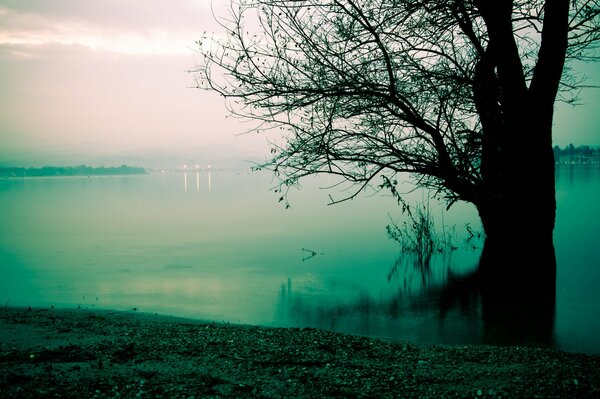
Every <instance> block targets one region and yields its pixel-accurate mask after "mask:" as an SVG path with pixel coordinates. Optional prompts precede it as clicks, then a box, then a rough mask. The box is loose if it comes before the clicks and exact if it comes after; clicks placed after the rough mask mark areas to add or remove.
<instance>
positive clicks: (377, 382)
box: [0, 308, 600, 398]
mask: <svg viewBox="0 0 600 399" xmlns="http://www.w3.org/2000/svg"><path fill="white" fill-rule="evenodd" d="M0 370H1V376H0V398H59V397H60V398H145V397H147V398H161V397H162V398H200V397H264V398H281V397H295V398H327V397H348V398H362V397H377V398H379V397H402V398H404V397H415V398H416V397H418V398H429V397H432V398H440V397H444V398H446V397H460V398H479V397H492V398H535V397H539V398H600V356H588V355H583V354H574V353H565V352H559V351H554V350H549V349H536V348H523V347H487V346H461V347H447V346H417V345H411V344H401V343H391V342H387V341H384V340H378V339H371V338H364V337H356V336H352V335H344V334H338V333H331V332H327V331H321V330H315V329H289V328H288V329H283V328H263V327H253V326H230V325H219V324H207V323H203V322H200V321H195V320H187V319H181V318H172V317H166V316H158V315H153V314H143V313H138V312H115V311H108V310H84V309H73V310H66V309H19V308H3V309H0Z"/></svg>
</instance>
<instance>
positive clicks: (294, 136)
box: [195, 0, 600, 204]
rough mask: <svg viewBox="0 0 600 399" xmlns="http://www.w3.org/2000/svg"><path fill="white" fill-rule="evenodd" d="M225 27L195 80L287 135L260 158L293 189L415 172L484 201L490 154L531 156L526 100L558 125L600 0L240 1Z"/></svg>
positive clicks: (207, 49) (588, 56)
mask: <svg viewBox="0 0 600 399" xmlns="http://www.w3.org/2000/svg"><path fill="white" fill-rule="evenodd" d="M220 22H221V23H222V26H223V28H224V32H223V33H224V34H216V33H215V34H212V35H211V34H205V35H204V36H203V38H202V40H200V41H199V42H198V43H199V48H200V52H201V53H202V55H203V58H202V62H201V63H200V64H199V65H198V66H197V68H196V69H195V72H196V73H197V75H196V76H197V83H198V87H200V88H203V89H209V90H214V91H216V92H218V93H220V94H221V95H223V96H224V97H225V98H227V99H228V103H227V104H228V106H229V109H230V111H231V112H232V113H233V114H234V115H236V116H241V117H243V118H249V119H252V120H255V121H257V122H259V124H258V125H256V127H255V129H256V130H263V129H282V130H283V131H284V133H283V136H282V137H283V141H277V142H275V143H273V148H272V151H271V152H272V155H273V156H272V158H271V159H270V160H269V161H268V162H266V163H265V164H264V165H262V166H263V167H266V168H270V169H272V170H273V171H274V172H275V173H276V174H277V175H278V176H280V177H281V182H282V185H283V186H288V187H289V186H291V185H294V184H295V183H297V182H298V180H299V179H301V178H302V177H304V176H307V175H312V174H319V173H327V174H333V175H337V176H339V177H340V178H341V179H342V180H346V181H348V182H351V183H352V184H355V185H356V188H355V191H354V193H358V192H360V190H361V189H362V188H364V187H366V186H367V185H371V184H375V185H380V183H381V180H375V179H376V178H378V176H384V180H383V186H388V187H389V188H393V175H394V174H395V173H399V172H409V173H411V175H412V176H414V177H415V179H416V183H417V184H418V185H419V186H423V187H429V188H433V189H435V190H436V192H437V193H438V194H442V195H444V196H445V197H446V198H447V199H448V200H449V201H450V202H452V201H454V200H458V199H462V200H466V201H471V202H474V203H476V204H477V203H478V201H479V200H478V196H479V195H480V193H481V192H482V190H483V189H482V187H486V185H487V187H490V184H489V183H486V181H488V180H490V178H489V176H491V175H493V174H494V173H489V172H486V166H485V163H486V157H487V158H488V159H489V160H490V161H489V162H488V164H490V165H493V164H495V163H497V160H499V159H501V157H504V158H506V157H512V158H514V157H518V156H521V155H523V152H520V153H518V152H510V151H508V150H507V147H506V146H505V145H504V144H503V143H506V141H507V140H508V141H510V140H513V141H516V142H521V147H522V148H523V150H522V151H532V146H531V145H529V144H528V141H527V140H525V143H524V144H523V140H524V137H523V135H522V131H518V132H517V130H516V129H515V126H516V125H517V123H522V122H523V120H524V112H525V111H523V109H524V106H527V107H525V108H527V110H526V112H527V113H528V114H530V115H531V114H536V112H537V110H538V109H545V110H548V109H549V111H547V112H546V113H545V114H544V115H546V116H547V115H548V112H549V116H548V117H549V118H550V124H551V119H552V112H551V110H552V107H553V104H554V101H555V99H556V97H557V95H558V96H560V98H561V99H562V100H564V101H574V99H575V98H576V96H577V94H578V89H579V88H580V87H581V85H582V82H583V80H582V79H581V78H580V77H579V76H578V75H577V74H575V73H573V72H572V70H571V69H570V67H571V66H573V63H574V61H590V60H595V59H596V57H597V53H596V51H595V50H596V47H597V45H598V42H599V40H600V6H599V2H598V1H597V0H577V1H568V0H531V1H494V2H487V1H484V0H470V1H458V0H457V1H447V2H441V1H433V0H277V1H276V0H239V1H236V0H233V1H232V3H231V13H230V15H229V16H226V17H221V18H220ZM225 33H226V34H225ZM531 104H535V105H534V106H533V108H532V106H531ZM540 115H541V114H540ZM536 117H537V118H538V119H544V118H541V117H539V115H537V114H536V115H532V118H536ZM548 117H545V120H546V121H545V122H544V123H545V124H546V125H547V124H548V123H547V119H548ZM528 127H529V128H531V127H532V126H528ZM500 137H502V140H501V139H500ZM547 139H548V138H546V139H545V140H547ZM531 140H538V141H539V139H537V138H532V139H531ZM549 140H550V141H549V142H548V145H547V147H548V153H549V154H550V155H552V147H551V138H550V139H549ZM486 143H487V144H486ZM486 146H487V148H486ZM486 174H487V175H486ZM488 175H489V176H488ZM496 175H497V176H500V175H502V173H500V172H499V173H496ZM552 182H553V181H552ZM496 183H497V182H494V183H493V184H496ZM354 195H355V194H354ZM352 196H353V195H351V196H350V198H351V197H352ZM344 199H346V198H341V199H336V200H332V201H333V202H336V201H339V200H344Z"/></svg>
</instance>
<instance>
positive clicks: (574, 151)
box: [554, 143, 600, 164]
mask: <svg viewBox="0 0 600 399" xmlns="http://www.w3.org/2000/svg"><path fill="white" fill-rule="evenodd" d="M554 160H555V161H556V163H586V164H598V163H600V148H593V147H590V146H589V145H580V146H578V147H575V146H574V145H573V144H572V143H571V144H569V145H568V146H566V147H565V148H562V149H561V148H560V147H559V146H554Z"/></svg>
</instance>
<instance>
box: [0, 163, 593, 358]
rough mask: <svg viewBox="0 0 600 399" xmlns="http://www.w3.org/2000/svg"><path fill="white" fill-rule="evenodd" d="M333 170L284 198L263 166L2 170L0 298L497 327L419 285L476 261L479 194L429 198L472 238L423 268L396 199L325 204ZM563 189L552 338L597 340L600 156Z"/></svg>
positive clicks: (353, 329)
mask: <svg viewBox="0 0 600 399" xmlns="http://www.w3.org/2000/svg"><path fill="white" fill-rule="evenodd" d="M331 183H333V181H328V180H327V179H321V180H311V181H308V182H307V183H305V184H304V186H303V188H302V190H301V191H298V192H296V191H293V192H292V193H291V196H290V201H291V209H288V210H286V209H284V207H283V206H282V205H281V204H280V203H278V202H277V198H278V197H277V195H276V194H275V193H273V192H271V191H269V190H268V189H269V188H270V187H271V186H272V185H273V183H272V182H271V180H270V177H269V176H268V175H266V174H258V173H253V174H249V173H246V172H241V173H234V172H212V173H207V172H199V173H196V172H188V173H187V174H185V175H184V174H183V173H180V172H179V173H176V172H173V173H167V174H153V175H148V176H123V177H118V176H110V177H99V176H96V177H90V178H85V177H81V178H79V177H76V178H26V179H2V180H0V226H1V227H0V300H2V301H3V302H6V303H8V304H10V305H31V306H48V305H51V304H52V305H55V306H68V307H76V306H79V305H81V306H85V307H99V308H116V309H132V308H134V307H135V308H137V309H139V310H141V311H149V312H160V313H167V314H176V315H182V316H190V317H195V318H200V319H207V320H216V321H230V322H234V323H250V324H263V325H277V326H315V327H322V328H328V329H332V330H337V331H344V332H350V333H357V334H364V335H374V336H385V337H391V338H394V339H399V340H411V341H414V342H426V343H436V342H440V343H469V342H473V343H480V342H485V338H483V337H482V327H481V320H480V319H481V314H480V312H479V311H478V309H477V306H471V307H470V309H466V310H465V309H460V308H457V309H452V310H451V311H449V312H448V313H447V314H445V315H444V317H443V318H442V317H440V312H439V306H437V304H436V302H435V301H436V299H435V298H432V297H427V296H423V295H422V294H423V292H424V291H426V290H427V289H428V288H430V287H441V286H443V285H444V284H445V283H446V282H447V281H448V279H449V278H451V277H452V276H461V275H465V274H466V273H468V272H469V271H471V270H473V269H474V267H475V266H476V264H477V259H478V255H479V250H478V248H477V246H478V245H477V243H475V247H476V248H473V245H472V244H471V243H470V244H465V242H464V239H465V238H466V237H467V236H468V235H467V234H466V231H465V229H464V225H465V223H470V225H471V226H473V227H475V228H476V227H477V226H478V222H477V218H476V214H475V211H474V209H473V208H471V207H469V206H467V205H458V206H456V207H453V208H452V209H451V210H450V211H449V212H445V211H443V207H442V206H439V205H437V203H435V202H430V206H431V210H432V213H433V214H434V216H435V217H436V221H437V225H436V228H437V229H438V231H439V232H441V231H442V230H443V231H444V232H445V233H447V234H450V233H452V234H451V237H452V241H453V243H454V244H455V245H456V246H458V247H459V249H457V250H456V251H454V252H453V253H452V255H451V256H442V255H439V256H436V257H434V258H433V259H432V263H431V266H430V267H429V268H428V269H427V270H426V272H423V271H421V270H416V269H415V268H414V265H413V261H412V260H411V259H410V258H409V257H407V256H406V255H402V254H401V253H399V249H398V246H397V245H396V244H395V243H394V242H393V241H391V240H389V239H388V238H387V236H386V232H385V226H386V225H387V224H388V223H389V221H390V216H392V218H394V219H397V220H399V221H402V220H403V219H402V218H401V213H400V210H399V209H398V207H397V206H396V205H395V202H394V200H393V199H392V198H390V197H388V196H382V195H377V194H375V193H368V194H367V195H363V196H360V197H359V198H357V199H355V200H353V201H349V202H345V203H342V204H339V205H336V206H327V205H326V204H327V202H328V194H329V192H325V191H323V190H319V187H321V186H327V185H330V184H331ZM408 189H409V187H408V186H407V190H408ZM342 194H343V193H340V192H339V191H337V192H334V195H342ZM407 198H408V200H409V202H411V203H415V202H417V201H420V200H421V199H422V198H423V194H422V193H420V192H413V193H410V194H408V195H407ZM557 199H558V203H559V211H558V215H557V226H556V234H555V243H556V250H557V259H558V280H557V302H556V315H555V324H554V329H553V331H551V333H552V334H553V337H554V340H553V342H554V344H553V345H555V346H556V347H559V348H561V349H566V350H573V351H585V352H593V353H600V344H598V341H600V340H598V336H599V334H600V325H599V320H600V290H599V289H598V288H599V286H600V269H599V267H598V266H599V265H600V247H599V245H598V243H597V234H598V231H599V230H598V229H599V223H598V222H599V221H600V171H599V170H598V169H581V168H580V169H560V170H559V172H558V174H557ZM442 220H443V224H442ZM311 251H314V252H316V253H317V254H316V255H315V256H312V254H313V252H311ZM395 265H396V269H395V271H394V273H391V271H392V269H393V268H394V266H395Z"/></svg>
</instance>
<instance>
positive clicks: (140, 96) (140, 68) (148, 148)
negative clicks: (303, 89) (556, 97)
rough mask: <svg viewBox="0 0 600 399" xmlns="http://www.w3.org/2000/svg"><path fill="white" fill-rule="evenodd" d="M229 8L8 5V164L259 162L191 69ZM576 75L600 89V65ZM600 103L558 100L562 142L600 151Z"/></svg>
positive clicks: (0, 30) (69, 2)
mask: <svg viewBox="0 0 600 399" xmlns="http://www.w3.org/2000/svg"><path fill="white" fill-rule="evenodd" d="M228 2H229V0H212V2H211V0H176V1H171V2H164V1H159V0H127V1H123V0H103V1H95V0H55V1H44V0H28V1H22V0H0V87H2V91H1V93H0V165H1V164H4V165H6V164H15V163H21V164H22V163H27V164H35V163H38V164H40V163H61V162H60V161H63V162H62V163H63V164H66V163H69V164H73V163H88V164H93V163H94V162H106V161H107V160H119V159H122V160H126V159H132V160H135V159H138V160H140V162H146V163H147V164H144V165H141V166H153V165H149V163H153V162H154V163H160V162H167V161H165V160H169V159H170V160H171V161H172V162H178V161H179V160H180V159H185V158H186V157H187V158H192V157H194V156H195V155H194V154H197V157H200V158H202V157H204V158H206V159H195V160H194V162H200V161H206V162H214V161H211V160H210V159H208V158H210V157H212V158H218V157H221V158H222V159H234V158H236V159H240V160H241V159H243V158H247V157H250V158H252V157H262V156H263V155H264V154H266V153H267V152H268V144H267V138H266V137H264V136H262V135H256V134H251V135H242V136H239V135H238V134H239V133H243V132H244V131H246V130H247V125H245V124H243V123H242V122H240V121H238V120H235V119H231V118H226V115H227V111H226V109H225V103H224V101H223V99H222V98H219V97H218V96H217V95H215V94H212V93H207V92H204V91H200V90H196V89H193V88H192V87H193V86H194V85H195V82H194V76H193V74H190V73H188V71H189V70H190V69H192V68H193V67H194V65H195V64H196V61H197V59H198V57H199V56H198V55H197V53H196V51H195V47H196V44H195V41H196V40H198V39H199V38H200V37H201V35H202V33H203V32H204V31H207V32H215V33H216V34H221V33H222V31H221V28H220V26H219V25H218V24H216V23H215V21H214V18H213V15H212V12H211V3H212V7H213V8H214V9H215V12H216V13H217V14H219V15H224V13H225V12H226V5H227V4H228ZM578 72H579V73H583V74H585V75H587V76H588V77H589V79H588V81H587V82H586V83H587V84H588V85H600V65H599V64H588V65H584V66H583V67H582V68H581V69H580V70H579V71H578ZM599 106H600V89H585V90H583V91H582V93H581V105H579V106H577V107H575V108H573V107H571V106H570V105H566V104H562V103H559V104H557V111H556V114H555V127H554V144H556V145H559V146H561V147H564V146H566V145H568V144H569V143H574V144H575V145H582V144H587V145H592V146H600V135H599V132H600V117H599V115H598V109H599Z"/></svg>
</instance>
